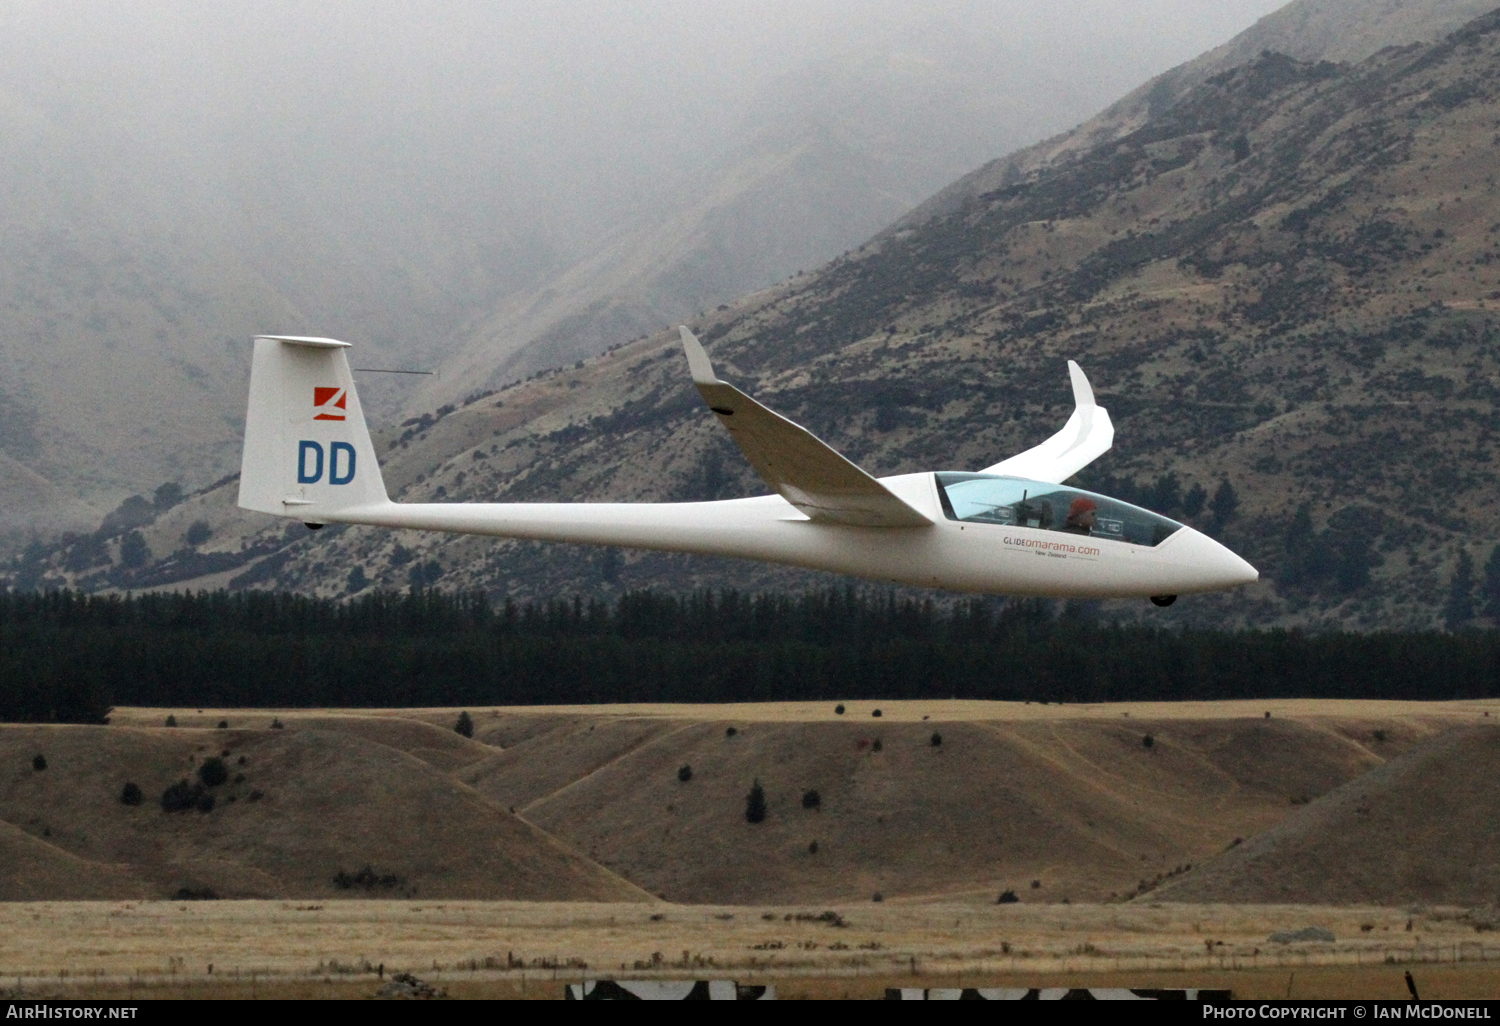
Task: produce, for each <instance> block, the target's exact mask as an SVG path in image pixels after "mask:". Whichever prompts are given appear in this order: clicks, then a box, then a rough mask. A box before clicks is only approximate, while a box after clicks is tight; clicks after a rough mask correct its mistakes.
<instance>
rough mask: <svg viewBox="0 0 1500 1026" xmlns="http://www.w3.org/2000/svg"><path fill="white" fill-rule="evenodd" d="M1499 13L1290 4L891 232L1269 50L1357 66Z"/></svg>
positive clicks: (1468, 1) (1394, 3)
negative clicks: (1393, 48) (1382, 53)
mask: <svg viewBox="0 0 1500 1026" xmlns="http://www.w3.org/2000/svg"><path fill="white" fill-rule="evenodd" d="M1494 9H1495V4H1494V3H1493V2H1492V0H1293V2H1292V3H1289V4H1287V5H1286V6H1285V7H1282V8H1280V9H1278V10H1276V11H1275V12H1273V13H1271V14H1268V15H1266V16H1265V17H1264V18H1262V19H1260V21H1258V22H1256V23H1255V24H1254V25H1252V26H1251V27H1250V28H1248V29H1246V30H1245V31H1244V32H1241V33H1240V34H1239V35H1237V36H1235V37H1234V38H1233V39H1231V40H1230V41H1229V42H1227V43H1225V44H1224V45H1223V46H1218V47H1215V48H1214V49H1212V50H1210V51H1208V52H1207V53H1205V54H1202V55H1201V56H1199V57H1196V58H1194V59H1193V60H1190V61H1188V62H1186V63H1185V64H1180V65H1178V66H1177V67H1175V68H1172V69H1171V70H1170V71H1166V72H1163V73H1162V74H1160V75H1158V76H1156V77H1155V78H1153V79H1152V80H1151V81H1149V82H1147V83H1146V84H1145V85H1143V86H1141V87H1140V88H1138V89H1134V90H1132V91H1131V92H1130V93H1129V94H1128V95H1126V96H1124V97H1121V98H1120V99H1119V100H1118V101H1116V102H1115V103H1112V104H1110V105H1109V106H1108V107H1107V108H1105V109H1104V110H1102V111H1100V112H1099V113H1098V114H1096V115H1094V116H1093V117H1092V118H1089V119H1088V120H1087V121H1085V122H1084V123H1083V124H1081V125H1079V126H1077V127H1076V128H1072V129H1070V130H1068V131H1067V132H1064V133H1062V134H1061V135H1058V136H1055V137H1053V138H1051V139H1048V140H1046V141H1044V142H1041V143H1038V144H1036V145H1035V146H1028V147H1026V148H1025V149H1022V150H1018V151H1017V152H1015V153H1009V154H1006V155H1005V156H1002V157H998V158H996V159H995V160H992V161H990V162H988V163H986V164H985V165H984V166H982V167H979V168H976V169H975V170H974V171H971V172H970V173H969V174H967V175H964V177H962V178H960V179H959V180H958V181H956V182H954V183H952V184H951V185H949V186H947V187H946V188H944V189H942V190H941V191H940V192H938V193H937V194H936V195H934V196H932V197H931V198H929V199H928V200H927V201H926V202H924V203H922V204H921V205H920V206H918V207H917V208H916V209H915V210H913V211H912V212H911V213H909V214H907V215H906V216H905V217H903V218H902V219H901V220H900V221H899V222H897V224H896V225H895V226H894V227H893V229H892V230H894V231H899V230H901V229H902V228H905V227H909V226H910V225H914V224H920V223H921V222H923V221H926V220H927V219H929V218H931V217H937V216H940V215H942V214H946V213H951V212H952V211H954V210H955V209H957V208H958V207H959V206H961V205H963V204H964V203H966V202H968V201H970V200H972V199H973V198H974V197H976V196H978V195H980V194H981V193H985V192H989V191H991V190H993V189H998V188H1000V187H1002V186H1006V185H1013V184H1015V183H1016V182H1017V181H1018V180H1019V179H1020V176H1021V175H1023V174H1025V173H1027V172H1034V171H1036V170H1038V169H1040V168H1042V167H1046V166H1047V165H1049V164H1054V163H1057V162H1058V161H1061V160H1065V159H1068V158H1070V157H1073V156H1076V155H1077V154H1079V153H1082V152H1083V151H1085V150H1087V149H1089V148H1091V147H1094V146H1098V145H1101V144H1103V143H1108V142H1113V141H1114V140H1116V139H1119V138H1120V137H1121V136H1124V135H1126V134H1128V133H1130V132H1133V131H1135V130H1136V129H1138V128H1140V127H1141V126H1142V125H1144V124H1145V123H1146V122H1147V121H1148V120H1150V119H1151V118H1152V117H1154V116H1155V115H1157V114H1159V113H1161V112H1162V111H1163V110H1165V109H1166V108H1168V107H1170V106H1171V105H1172V104H1173V103H1175V102H1177V101H1178V100H1180V99H1182V97H1183V96H1185V95H1186V94H1187V93H1188V92H1189V91H1190V90H1191V89H1193V88H1194V87H1196V86H1200V85H1202V84H1203V83H1204V82H1206V81H1208V79H1210V78H1212V77H1213V76H1214V75H1218V74H1222V73H1223V72H1225V71H1228V70H1229V69H1231V68H1235V67H1239V66H1240V65H1242V64H1247V63H1249V62H1250V61H1252V60H1254V59H1255V58H1256V57H1258V56H1259V55H1260V54H1262V53H1264V52H1266V51H1270V52H1272V53H1280V54H1285V55H1287V56H1288V57H1295V58H1296V59H1297V60H1299V61H1310V62H1316V61H1338V62H1355V61H1361V60H1364V59H1365V58H1366V57H1369V56H1370V55H1371V54H1374V53H1376V52H1377V51H1379V50H1382V49H1384V48H1386V47H1388V46H1406V45H1409V44H1411V43H1430V42H1434V41H1436V40H1438V39H1441V38H1442V37H1443V36H1446V35H1447V34H1448V33H1450V32H1453V31H1455V30H1457V29H1458V28H1460V27H1461V26H1462V25H1463V24H1464V23H1465V22H1468V21H1470V20H1471V19H1473V18H1477V17H1479V16H1480V15H1481V14H1486V13H1488V12H1489V11H1492V10H1494Z"/></svg>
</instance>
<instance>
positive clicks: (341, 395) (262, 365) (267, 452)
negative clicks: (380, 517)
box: [239, 335, 390, 524]
mask: <svg viewBox="0 0 1500 1026" xmlns="http://www.w3.org/2000/svg"><path fill="white" fill-rule="evenodd" d="M347 348H349V343H347V342H338V341H335V340H334V339H330V338H299V337H292V336H285V335H258V336H256V339H255V355H254V357H253V358H252V360H251V364H250V402H249V407H248V409H247V410H246V414H245V447H244V450H243V452H242V454H241V459H240V495H239V505H240V507H241V508H242V509H253V510H259V511H260V512H262V513H271V514H273V515H275V516H279V517H290V518H293V519H296V520H302V521H306V522H308V523H314V524H316V523H322V522H323V521H324V520H325V519H329V518H330V516H331V515H332V514H336V513H337V512H338V511H339V510H342V509H348V508H351V507H354V506H368V505H371V504H376V505H380V504H384V503H386V502H389V501H390V500H389V499H388V498H387V496H386V492H385V481H384V480H383V479H382V478H381V476H380V464H379V462H378V461H377V460H376V458H375V446H374V443H372V442H371V441H370V431H369V429H368V428H367V427H366V426H365V415H364V411H363V410H362V409H361V408H360V405H359V395H358V393H356V392H355V390H354V377H353V375H352V374H351V372H350V370H349V360H348V357H347V356H346V355H345V353H344V350H345V349H347ZM333 519H336V517H333Z"/></svg>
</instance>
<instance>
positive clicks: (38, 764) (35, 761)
mask: <svg viewBox="0 0 1500 1026" xmlns="http://www.w3.org/2000/svg"><path fill="white" fill-rule="evenodd" d="M31 768H32V769H34V770H36V771H37V772H38V773H40V772H41V771H42V770H44V769H46V768H47V757H46V756H45V755H42V754H41V753H38V754H36V755H34V756H32V759H31Z"/></svg>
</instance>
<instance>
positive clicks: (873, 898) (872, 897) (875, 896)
mask: <svg viewBox="0 0 1500 1026" xmlns="http://www.w3.org/2000/svg"><path fill="white" fill-rule="evenodd" d="M870 900H871V901H884V900H885V895H884V894H881V893H880V892H879V891H876V892H875V893H874V894H872V895H870Z"/></svg>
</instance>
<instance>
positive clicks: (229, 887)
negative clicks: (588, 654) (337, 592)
mask: <svg viewBox="0 0 1500 1026" xmlns="http://www.w3.org/2000/svg"><path fill="white" fill-rule="evenodd" d="M876 708H877V706H875V705H873V704H870V703H849V704H848V705H847V708H846V709H845V711H844V713H843V714H838V713H836V712H835V710H834V709H833V707H832V706H831V705H829V704H823V703H818V704H806V703H779V704H766V705H748V706H629V707H595V708H590V707H580V708H571V707H547V708H537V709H516V708H509V709H472V710H469V711H470V713H471V715H472V716H473V718H474V722H475V726H476V730H475V735H474V738H473V739H468V738H464V737H461V736H459V735H458V734H456V733H455V732H454V731H453V730H452V725H453V722H454V720H455V719H456V717H457V714H458V710H454V709H416V710H382V711H351V710H280V711H268V710H217V709H205V710H202V711H199V710H196V709H191V710H183V709H177V710H167V709H122V710H117V711H116V713H115V716H114V718H113V721H112V723H111V724H110V725H109V726H107V727H76V726H4V727H0V985H3V986H4V987H5V988H6V989H11V990H14V989H19V990H21V991H22V992H24V993H39V992H43V991H45V992H49V993H50V992H59V993H61V992H64V991H67V992H73V991H75V990H76V989H77V988H80V987H81V988H83V989H85V990H87V991H88V992H89V993H101V994H102V993H104V992H106V991H108V992H110V993H114V992H117V991H119V989H120V988H125V989H126V990H127V991H135V990H138V989H140V988H149V989H151V992H152V993H156V994H161V995H166V994H182V995H184V996H187V995H198V994H204V993H208V991H209V990H212V992H213V993H224V994H228V993H231V992H236V993H237V992H238V991H239V990H243V989H244V988H246V987H250V988H252V989H253V990H254V992H255V994H256V996H262V995H263V994H265V995H270V994H272V993H274V995H276V996H293V995H297V994H306V995H309V996H311V995H314V994H324V995H328V996H366V995H367V994H368V993H370V992H371V991H373V989H374V988H375V987H376V986H377V985H378V984H379V982H380V981H379V980H378V978H376V976H374V975H372V973H374V971H375V967H378V966H380V965H381V964H382V963H384V964H385V966H386V967H387V969H388V970H391V971H395V970H397V969H407V970H412V971H415V972H417V973H418V974H419V975H422V976H423V977H424V978H428V977H431V978H433V979H434V981H435V982H439V983H440V985H442V986H444V987H446V988H447V989H448V990H449V992H450V993H451V994H454V995H455V996H457V995H459V994H461V993H475V994H479V993H491V994H496V995H499V994H508V993H512V992H514V993H516V994H517V995H518V996H519V994H520V990H519V988H521V987H523V986H525V987H526V988H528V989H527V991H526V996H555V995H556V993H557V992H558V991H557V987H558V986H560V985H561V983H560V982H559V981H562V982H565V981H566V980H567V979H575V980H576V979H577V978H579V977H580V976H582V975H589V976H593V975H596V974H597V975H618V974H619V973H620V972H622V971H624V972H627V973H631V974H643V973H644V974H658V975H660V974H668V975H679V976H680V975H681V974H682V973H684V972H691V973H694V974H698V975H703V974H711V973H719V972H723V973H731V974H733V975H736V976H739V977H742V978H749V977H751V976H754V977H755V978H757V979H760V978H765V979H774V980H775V981H776V982H777V984H778V987H779V988H780V989H781V990H782V992H783V993H784V994H786V995H787V996H793V995H794V994H805V995H808V996H816V995H820V994H827V995H830V996H832V995H834V994H835V993H843V992H844V990H847V991H848V992H849V993H850V994H853V995H859V994H870V995H872V996H873V995H876V994H878V993H879V992H880V990H881V988H882V987H883V986H885V985H886V984H885V983H882V982H880V981H887V982H888V981H891V980H896V979H898V978H899V979H900V980H904V981H906V985H927V986H936V985H952V984H951V981H953V980H964V981H970V982H973V981H980V982H989V983H995V984H1005V983H1007V982H1008V984H1009V985H1016V986H1035V985H1042V984H1043V983H1046V982H1047V981H1054V982H1055V981H1063V982H1065V983H1069V984H1070V985H1073V984H1077V985H1084V984H1087V985H1110V983H1111V981H1113V983H1114V984H1115V985H1121V981H1124V982H1125V985H1132V986H1141V985H1144V984H1145V983H1147V982H1150V981H1155V980H1175V981H1177V982H1175V983H1163V984H1162V985H1172V986H1221V985H1224V984H1223V983H1215V982H1212V981H1213V980H1219V979H1220V978H1221V977H1222V976H1223V975H1224V974H1229V976H1232V977H1233V978H1234V979H1236V980H1239V981H1241V982H1240V983H1238V984H1234V988H1235V989H1236V990H1237V991H1242V992H1246V993H1248V992H1249V991H1246V988H1250V989H1251V990H1254V991H1255V993H1257V994H1259V993H1264V994H1265V995H1267V996H1275V994H1277V993H1281V992H1284V991H1285V989H1286V987H1287V985H1288V980H1289V974H1290V973H1296V974H1298V975H1297V979H1301V980H1302V981H1303V982H1302V986H1303V987H1314V986H1316V987H1317V988H1322V989H1321V990H1319V993H1320V994H1325V995H1328V996H1333V995H1336V994H1339V993H1344V991H1343V990H1340V988H1345V989H1346V990H1347V989H1348V988H1353V989H1354V991H1357V992H1358V993H1361V994H1371V995H1373V994H1375V993H1376V991H1378V992H1379V993H1382V994H1383V993H1385V992H1386V991H1387V990H1391V986H1394V987H1395V988H1396V989H1395V990H1393V991H1391V995H1390V996H1395V997H1399V996H1401V993H1404V984H1403V983H1402V981H1401V975H1400V972H1399V971H1393V970H1392V967H1393V966H1395V967H1400V966H1404V965H1408V964H1411V963H1417V964H1422V965H1424V967H1425V966H1427V965H1430V966H1432V969H1431V972H1433V973H1435V974H1439V975H1434V976H1433V977H1432V979H1433V981H1434V983H1433V986H1437V985H1438V984H1437V983H1436V981H1437V980H1438V979H1442V980H1446V981H1448V982H1446V983H1443V984H1442V986H1444V987H1451V988H1453V989H1452V993H1453V995H1454V996H1460V995H1470V996H1472V995H1473V994H1476V993H1481V992H1482V993H1486V994H1488V993H1494V992H1496V990H1497V987H1496V984H1497V983H1500V980H1497V979H1496V977H1495V974H1494V972H1492V971H1491V969H1490V968H1489V966H1490V965H1491V964H1492V963H1491V959H1495V958H1497V956H1500V941H1496V942H1495V943H1494V945H1493V947H1486V946H1485V943H1484V942H1485V941H1487V940H1491V939H1493V934H1492V933H1491V932H1490V931H1491V930H1492V929H1493V928H1494V927H1495V926H1496V925H1497V920H1500V916H1497V915H1496V914H1494V913H1493V906H1494V905H1495V904H1496V903H1497V898H1500V895H1497V888H1500V845H1497V844H1496V843H1495V842H1496V841H1497V840H1500V838H1497V837H1496V836H1495V835H1496V833H1497V830H1500V826H1497V824H1500V808H1496V807H1495V800H1494V798H1493V797H1492V796H1491V795H1490V793H1489V781H1491V780H1492V779H1494V776H1495V771H1496V770H1497V769H1500V765H1497V762H1500V759H1497V756H1500V744H1497V741H1500V733H1497V732H1496V731H1495V730H1494V729H1493V727H1492V726H1491V724H1493V723H1496V722H1497V720H1500V703H1496V702H1459V703H1400V702H1338V701H1297V702H1292V701H1280V702H1258V703H1180V704H1152V703H1137V704H1129V705H1097V706H1057V705H1049V706H1043V705H1040V704H1015V703H984V702H944V701H930V702H890V703H881V704H880V705H879V706H878V708H879V710H880V713H881V715H880V716H878V717H877V716H875V715H874V713H875V710H876ZM1268 713H1269V716H1268V715H1267V714H1268ZM168 715H173V716H175V718H176V722H177V724H178V726H175V727H167V726H165V725H164V724H165V720H166V717H167V716H168ZM273 721H276V722H279V723H280V724H281V727H280V728H277V729H273V728H272V723H273ZM220 722H226V723H227V724H228V726H227V727H224V728H219V727H218V726H217V725H218V723H220ZM935 735H938V736H939V737H938V738H935V737H934V736H935ZM1148 738H1149V743H1148ZM935 741H938V743H935ZM224 753H228V754H227V755H226V754H224ZM35 755H43V756H45V759H46V768H45V769H41V770H38V769H35V768H34V767H33V763H32V760H33V757H34V756H35ZM212 756H219V757H221V758H223V759H224V761H225V762H226V764H227V765H228V767H229V769H230V771H231V774H232V776H231V779H230V780H229V781H228V782H226V783H225V784H223V785H220V786H218V787H215V788H212V789H211V791H212V793H213V794H214V796H215V803H214V807H213V809H212V810H210V811H206V812H200V811H198V810H196V809H193V810H189V811H184V812H175V813H169V812H165V811H164V810H163V809H162V807H161V805H160V803H159V801H158V799H159V796H160V795H161V793H162V791H163V789H164V788H166V787H167V786H168V785H169V784H171V783H173V782H174V781H176V780H179V779H183V778H186V777H191V775H192V774H193V773H194V772H195V770H196V768H197V767H198V766H200V765H201V764H202V762H203V760H204V759H206V758H209V757H212ZM683 766H690V767H691V770H692V772H691V775H690V779H688V780H686V781H684V780H681V779H679V770H680V768H681V767H683ZM241 777H242V779H240V778H241ZM756 780H758V781H760V782H761V784H762V785H763V787H764V790H765V794H766V799H767V815H766V818H765V820H764V822H761V823H757V824H751V823H747V822H746V819H745V815H744V811H745V795H746V792H747V791H748V790H749V788H750V786H751V783H752V782H753V781H756ZM127 781H130V782H135V783H137V784H138V785H139V786H140V787H141V789H142V791H143V792H144V801H143V802H142V803H141V804H139V805H135V806H130V805H126V804H123V803H122V802H121V801H120V794H121V789H122V787H123V785H124V784H125V783H126V782H127ZM810 790H816V791H817V792H818V796H819V801H818V802H817V803H816V805H815V807H807V806H806V804H805V803H804V796H805V795H806V792H808V791H810ZM815 843H816V846H815ZM366 866H368V867H370V868H371V873H370V874H368V875H366V876H365V877H364V878H363V879H362V880H355V881H354V882H352V883H351V881H350V879H349V877H350V875H352V874H357V873H358V872H359V870H361V869H362V868H363V867H366ZM1190 867H1191V868H1190ZM340 873H342V874H344V876H343V877H342V879H341V878H340V876H339V874H340ZM184 891H187V892H195V893H198V894H203V893H205V892H209V893H211V894H212V895H214V896H216V897H218V898H219V899H222V900H217V901H172V900H168V899H171V898H172V897H173V896H174V895H177V894H179V893H181V892H184ZM1002 891H1010V892H1012V893H1013V895H1014V897H1015V898H1016V899H1017V900H1016V901H1014V902H1013V903H1006V904H997V902H996V899H997V895H999V894H1000V893H1001V892H1002ZM877 895H878V898H877ZM825 912H830V913H832V914H833V915H834V916H835V917H836V918H837V921H838V922H840V923H842V924H843V925H833V924H832V923H831V922H830V921H829V920H830V917H829V916H824V915H823V914H824V913H825ZM789 917H790V918H789ZM819 917H822V918H819ZM1408 924H1410V928H1408ZM1310 925H1311V926H1319V927H1322V928H1325V929H1328V930H1330V931H1331V932H1332V933H1333V934H1334V936H1335V937H1336V940H1335V941H1334V942H1311V943H1307V942H1298V943H1293V944H1290V945H1287V944H1276V943H1272V942H1270V941H1269V939H1268V938H1269V937H1270V935H1271V934H1273V933H1275V932H1278V931H1282V930H1297V929H1301V928H1303V927H1306V926H1310ZM209 964H213V965H214V967H215V969H214V972H213V973H212V974H210V973H209V971H208V968H207V967H208V965H209ZM1493 964H1496V965H1500V962H1495V963H1493ZM1439 965H1441V968H1440V969H1439V968H1438V966H1439ZM622 967H623V968H622ZM367 970H368V971H367ZM1424 971H1425V969H1424ZM1121 974H1123V975H1121ZM1143 974H1144V975H1143ZM1442 974H1446V975H1442ZM554 975H555V976H556V979H554ZM913 980H916V981H919V982H916V983H913V982H911V981H913ZM945 981H949V982H945ZM1079 981H1083V983H1080V982H1079ZM1205 981H1208V982H1205ZM1314 981H1320V982H1316V984H1315V982H1314ZM1392 981H1394V983H1393V984H1392ZM892 985H894V984H892ZM1059 985H1060V984H1059ZM1293 986H1294V987H1295V986H1297V985H1296V984H1295V982H1293ZM237 988H238V990H237ZM268 988H269V989H268ZM840 988H843V989H844V990H840ZM1257 988H1259V989H1257ZM1370 988H1375V989H1374V990H1371V989H1370ZM1299 993H1300V996H1312V995H1311V993H1310V992H1299ZM1424 996H1426V995H1425V993H1424ZM1433 996H1436V995H1433Z"/></svg>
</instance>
